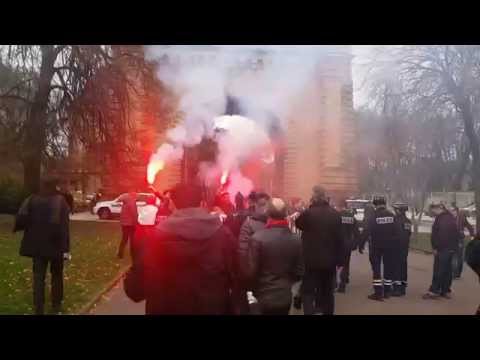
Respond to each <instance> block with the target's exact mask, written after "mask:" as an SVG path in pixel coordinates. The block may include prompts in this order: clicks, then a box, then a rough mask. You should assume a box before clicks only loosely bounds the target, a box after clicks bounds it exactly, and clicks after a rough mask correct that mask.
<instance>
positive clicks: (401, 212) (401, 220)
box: [392, 203, 412, 296]
mask: <svg viewBox="0 0 480 360" xmlns="http://www.w3.org/2000/svg"><path fill="white" fill-rule="evenodd" d="M393 209H394V210H395V223H396V224H397V227H398V230H397V231H398V233H399V234H400V236H399V241H398V243H397V244H398V247H397V248H396V249H395V253H394V256H395V273H394V278H393V293H392V296H405V295H406V294H407V285H408V283H407V280H408V250H409V248H410V236H411V235H412V222H411V221H410V219H408V218H407V216H406V212H407V211H408V205H406V204H399V203H398V204H394V205H393Z"/></svg>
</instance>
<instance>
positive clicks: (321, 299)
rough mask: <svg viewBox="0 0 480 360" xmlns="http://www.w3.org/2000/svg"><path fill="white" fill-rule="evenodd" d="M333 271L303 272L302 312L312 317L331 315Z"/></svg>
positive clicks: (333, 305)
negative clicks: (320, 314)
mask: <svg viewBox="0 0 480 360" xmlns="http://www.w3.org/2000/svg"><path fill="white" fill-rule="evenodd" d="M335 275H336V270H335V269H325V270H313V269H308V270H306V271H305V275H304V277H303V282H302V293H303V312H304V314H305V315H313V314H315V313H319V312H321V313H322V314H323V315H333V313H334V310H335V295H334V289H335V284H334V282H335V281H334V279H335Z"/></svg>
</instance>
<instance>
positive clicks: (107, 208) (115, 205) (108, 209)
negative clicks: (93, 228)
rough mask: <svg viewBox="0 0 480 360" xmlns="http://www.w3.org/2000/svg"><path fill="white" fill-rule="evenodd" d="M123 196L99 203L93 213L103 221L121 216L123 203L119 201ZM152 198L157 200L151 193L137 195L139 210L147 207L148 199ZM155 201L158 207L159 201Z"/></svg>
mask: <svg viewBox="0 0 480 360" xmlns="http://www.w3.org/2000/svg"><path fill="white" fill-rule="evenodd" d="M123 195H124V194H122V195H120V196H119V197H117V198H116V199H115V200H111V201H100V202H98V203H97V204H96V205H95V206H94V208H93V213H94V214H97V215H98V217H99V218H100V219H102V220H109V219H112V218H114V217H118V216H120V212H121V211H122V203H121V202H120V201H118V199H120V198H121V197H122V196H123ZM152 197H154V198H155V195H154V194H149V193H139V194H137V209H138V208H140V207H143V206H145V205H147V199H148V198H152ZM155 201H156V204H157V205H160V200H159V199H156V200H155Z"/></svg>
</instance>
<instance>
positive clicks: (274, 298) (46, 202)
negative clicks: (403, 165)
mask: <svg viewBox="0 0 480 360" xmlns="http://www.w3.org/2000/svg"><path fill="white" fill-rule="evenodd" d="M152 190H153V192H154V193H155V195H156V197H157V198H158V199H159V200H160V201H156V200H155V199H154V198H153V197H152V200H151V201H150V200H149V201H148V203H147V204H146V206H143V207H141V208H137V196H136V193H134V192H131V193H128V194H126V195H124V196H123V197H122V198H121V199H120V201H121V202H122V203H123V206H122V211H121V215H120V224H121V227H122V239H121V242H120V246H119V249H118V253H117V256H118V257H119V258H123V257H124V253H125V248H126V247H127V245H128V244H129V248H130V255H131V261H132V265H131V267H130V269H129V270H128V272H127V274H126V276H125V279H124V289H125V293H126V295H127V296H128V297H129V298H130V299H132V300H133V301H135V302H140V301H145V304H146V305H145V312H146V314H152V315H153V314H163V315H173V314H198V315H201V314H204V315H248V314H262V315H288V314H289V313H290V311H291V308H292V304H293V306H294V307H295V308H297V309H299V310H300V309H301V308H303V313H304V314H305V315H314V314H323V315H333V314H334V313H335V295H334V293H335V291H337V292H338V293H345V292H346V291H347V286H348V284H349V282H350V258H351V254H352V252H353V251H356V250H358V251H359V253H361V254H363V252H364V250H365V247H366V245H367V244H368V255H369V260H370V264H371V267H372V285H373V286H372V288H373V291H372V293H371V294H370V295H368V299H370V300H374V301H384V300H385V299H388V298H389V297H390V296H396V297H402V296H406V294H407V285H408V277H407V275H408V264H407V261H408V252H409V245H410V244H409V242H410V237H411V233H412V224H411V222H410V220H409V219H408V217H407V216H406V213H407V210H408V206H407V205H406V204H393V205H392V207H393V209H394V212H392V211H390V210H389V209H388V208H387V203H386V199H385V198H384V197H382V196H376V197H374V199H373V202H372V204H371V205H369V206H367V208H366V209H365V219H364V221H363V224H359V223H358V221H357V219H356V218H355V213H354V211H353V210H352V209H349V208H348V206H347V203H346V201H344V202H340V203H339V205H338V206H333V205H332V204H331V203H330V201H329V198H328V196H327V193H326V191H325V190H324V189H323V188H322V187H320V186H316V187H314V189H313V192H312V196H311V199H310V203H309V204H308V205H306V204H305V203H304V202H303V201H301V200H300V199H296V200H294V201H291V202H289V203H286V202H285V201H284V200H282V199H280V198H276V197H271V196H270V195H269V194H267V193H264V192H252V193H251V194H250V195H249V196H248V197H247V198H246V199H245V198H244V197H243V195H242V194H240V193H239V194H237V195H236V196H235V201H234V204H233V203H232V202H231V201H230V195H229V194H228V193H227V192H226V191H222V192H219V194H218V195H217V197H216V199H215V202H214V204H213V206H212V207H209V206H207V204H206V203H205V199H204V197H203V191H202V189H201V188H200V187H199V186H196V185H193V184H179V185H177V186H175V187H174V188H173V189H170V190H168V191H165V192H163V193H160V192H158V191H156V190H155V189H153V188H152ZM158 203H160V206H158V205H157V204H158ZM431 210H432V212H433V213H434V214H435V221H434V224H433V226H432V235H431V242H432V248H433V251H434V259H435V260H434V266H433V279H432V284H431V286H430V288H429V290H428V292H427V293H426V294H425V295H424V296H423V298H424V299H436V298H439V297H445V298H449V297H451V287H452V282H453V281H452V280H453V278H458V277H460V276H461V273H462V266H463V262H464V251H465V249H464V248H463V244H464V237H465V235H464V229H465V228H466V229H468V230H469V232H470V234H471V235H472V236H473V235H475V231H474V229H473V227H472V226H471V225H470V224H469V223H468V220H467V218H466V217H465V216H464V215H463V214H462V213H461V212H460V211H459V210H458V208H456V207H454V208H453V209H451V210H448V209H447V208H446V207H445V206H443V205H434V206H432V208H431ZM71 211H72V209H71V208H70V206H69V204H68V203H67V199H66V198H65V196H64V195H63V194H62V192H61V189H60V188H59V187H58V184H57V182H56V181H55V180H53V179H46V180H45V181H43V182H42V186H41V189H40V191H39V193H38V194H34V195H32V196H30V197H29V198H28V199H26V200H25V202H24V203H23V205H22V207H21V208H20V210H19V213H18V215H17V218H16V223H15V229H14V231H24V237H23V240H22V243H21V248H20V254H21V255H22V256H28V257H31V258H32V259H33V273H34V276H33V289H34V308H35V313H36V314H43V313H44V307H45V304H44V303H45V300H44V291H45V275H46V271H47V267H48V265H49V264H50V271H51V273H52V287H51V289H52V307H53V310H54V311H55V312H60V311H61V305H62V300H63V262H64V260H65V259H68V256H69V252H70V235H69V213H70V212H71ZM479 243H480V239H479V238H478V236H476V237H475V238H474V240H472V241H471V242H469V244H468V247H467V249H466V256H465V260H466V262H467V263H468V264H469V265H470V266H471V267H472V269H473V270H474V271H476V272H477V274H479V276H480V265H479V264H480V250H479V247H480V245H479ZM295 283H300V286H299V290H298V292H296V293H293V290H292V289H293V287H294V286H293V285H294V284H295ZM479 311H480V308H479Z"/></svg>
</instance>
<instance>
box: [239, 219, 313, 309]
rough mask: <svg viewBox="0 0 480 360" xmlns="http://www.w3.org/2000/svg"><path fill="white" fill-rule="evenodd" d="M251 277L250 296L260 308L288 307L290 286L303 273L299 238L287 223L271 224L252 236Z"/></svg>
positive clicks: (290, 297) (290, 298)
mask: <svg viewBox="0 0 480 360" xmlns="http://www.w3.org/2000/svg"><path fill="white" fill-rule="evenodd" d="M252 246H253V251H252V254H251V255H252V260H251V264H252V268H251V269H250V273H249V274H245V276H246V277H248V278H251V279H252V281H251V283H252V284H253V289H252V290H253V295H254V296H255V298H257V300H258V302H259V304H260V305H261V307H269V308H272V307H273V308H275V307H282V306H288V304H290V302H291V300H292V293H291V288H292V285H293V284H294V282H296V281H300V280H301V277H302V276H303V273H304V267H303V262H302V247H301V242H300V238H299V237H298V236H297V235H294V234H292V232H291V231H290V229H289V228H288V226H283V225H282V226H280V225H279V226H272V227H271V228H265V229H262V230H259V231H257V232H256V233H255V234H254V235H253V236H252Z"/></svg>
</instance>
